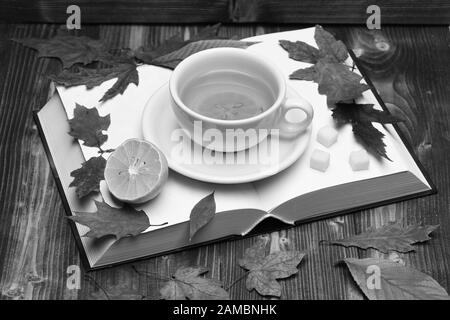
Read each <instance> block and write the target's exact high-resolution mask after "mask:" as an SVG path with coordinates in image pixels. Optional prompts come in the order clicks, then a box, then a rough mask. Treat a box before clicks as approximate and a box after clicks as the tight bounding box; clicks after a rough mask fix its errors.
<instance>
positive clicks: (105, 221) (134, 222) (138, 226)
mask: <svg viewBox="0 0 450 320" xmlns="http://www.w3.org/2000/svg"><path fill="white" fill-rule="evenodd" d="M94 202H95V205H96V207H97V212H95V213H94V212H75V213H76V216H71V217H69V219H71V220H73V221H75V222H78V223H80V224H82V225H85V226H87V227H88V228H89V229H90V230H89V231H88V232H87V233H86V234H84V235H83V237H90V238H101V237H104V236H108V235H113V236H115V237H116V239H117V240H118V239H121V238H123V237H127V236H136V235H138V234H140V233H141V232H143V231H145V230H146V229H147V228H148V227H150V222H149V219H148V217H147V215H146V214H145V212H144V211H142V210H139V211H137V210H136V209H134V208H133V207H131V206H129V205H126V206H124V207H123V208H114V207H111V206H110V205H108V204H107V203H106V202H99V201H95V200H94Z"/></svg>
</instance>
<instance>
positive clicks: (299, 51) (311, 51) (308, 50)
mask: <svg viewBox="0 0 450 320" xmlns="http://www.w3.org/2000/svg"><path fill="white" fill-rule="evenodd" d="M279 43H280V46H281V47H282V48H283V49H284V50H286V51H287V52H288V53H289V58H291V59H294V60H297V61H301V62H306V63H316V62H317V61H319V58H320V56H319V50H318V49H317V48H314V47H313V46H310V45H309V44H307V43H306V42H303V41H296V42H292V41H288V40H280V41H279Z"/></svg>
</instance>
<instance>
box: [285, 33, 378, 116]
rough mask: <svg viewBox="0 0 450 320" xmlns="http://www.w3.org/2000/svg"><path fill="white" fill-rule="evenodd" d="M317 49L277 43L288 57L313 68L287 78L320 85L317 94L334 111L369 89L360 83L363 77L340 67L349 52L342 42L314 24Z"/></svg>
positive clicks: (288, 42)
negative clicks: (308, 64)
mask: <svg viewBox="0 0 450 320" xmlns="http://www.w3.org/2000/svg"><path fill="white" fill-rule="evenodd" d="M314 39H315V40H316V43H317V46H318V47H319V49H316V48H314V47H312V46H310V45H308V44H307V43H304V42H302V41H297V42H291V41H286V40H280V45H281V46H282V47H283V48H284V49H285V50H286V51H288V52H289V57H291V58H292V59H295V60H299V61H302V62H307V63H314V66H312V67H308V68H306V69H299V70H297V71H295V72H293V73H292V74H291V75H290V79H298V80H307V81H314V82H317V83H318V84H319V93H320V94H323V95H326V96H327V104H328V106H329V107H330V108H333V107H334V105H335V103H337V102H343V101H351V100H353V99H356V98H357V97H359V96H361V94H362V93H363V92H364V91H366V90H367V89H369V86H367V85H366V84H363V83H361V80H362V77H361V76H360V75H358V74H356V73H354V72H352V71H351V70H350V69H349V67H348V66H346V65H344V64H342V62H344V61H345V60H346V59H347V57H348V51H347V48H346V47H345V45H344V43H343V42H342V41H337V40H336V39H335V38H334V37H333V35H332V34H331V33H329V32H327V31H325V30H324V29H323V28H322V27H321V26H319V25H317V26H316V29H315V33H314Z"/></svg>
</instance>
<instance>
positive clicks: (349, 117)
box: [332, 102, 403, 160]
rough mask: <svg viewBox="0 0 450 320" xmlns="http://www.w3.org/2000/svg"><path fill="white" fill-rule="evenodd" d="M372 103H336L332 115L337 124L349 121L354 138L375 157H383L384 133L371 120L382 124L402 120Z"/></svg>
mask: <svg viewBox="0 0 450 320" xmlns="http://www.w3.org/2000/svg"><path fill="white" fill-rule="evenodd" d="M373 106H374V105H373V104H358V103H355V102H351V103H336V106H335V108H334V109H333V111H332V112H333V113H332V117H333V118H334V119H335V121H336V122H337V123H338V124H344V123H351V124H352V126H353V133H354V135H355V137H356V139H357V140H358V141H359V142H360V143H362V144H363V145H364V146H365V147H366V148H367V150H368V151H369V152H370V153H371V154H373V155H374V156H376V157H384V158H386V159H388V160H390V159H389V157H388V156H387V154H386V145H385V143H384V142H383V138H384V134H383V133H382V132H380V131H379V130H378V129H376V128H375V127H374V126H373V125H372V122H379V123H382V124H386V123H395V122H400V121H403V119H402V118H399V117H396V116H393V115H391V114H390V113H388V112H386V111H381V110H376V109H373Z"/></svg>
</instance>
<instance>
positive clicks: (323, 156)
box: [309, 149, 330, 172]
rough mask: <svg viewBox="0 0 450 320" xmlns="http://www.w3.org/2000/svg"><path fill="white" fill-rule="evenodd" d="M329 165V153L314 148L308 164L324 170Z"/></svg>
mask: <svg viewBox="0 0 450 320" xmlns="http://www.w3.org/2000/svg"><path fill="white" fill-rule="evenodd" d="M329 165H330V154H329V153H328V152H326V151H322V150H319V149H315V150H314V151H313V153H312V155H311V160H310V162H309V166H310V167H311V168H313V169H316V170H319V171H322V172H325V171H326V170H327V168H328V166H329Z"/></svg>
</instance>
